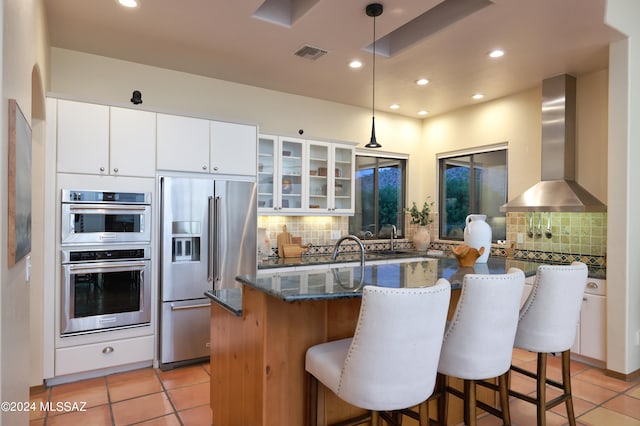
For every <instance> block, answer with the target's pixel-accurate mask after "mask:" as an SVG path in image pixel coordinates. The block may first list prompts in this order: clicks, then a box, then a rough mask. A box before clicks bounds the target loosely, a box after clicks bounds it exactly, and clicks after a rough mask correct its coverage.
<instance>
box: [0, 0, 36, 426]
mask: <svg viewBox="0 0 640 426" xmlns="http://www.w3.org/2000/svg"><path fill="white" fill-rule="evenodd" d="M0 4H1V5H2V11H1V12H0V13H1V14H0V28H1V29H2V31H1V32H0V33H1V34H2V36H3V38H2V62H1V70H2V71H1V73H2V74H1V75H2V86H1V94H2V97H1V107H0V116H1V117H2V121H1V123H2V124H1V126H0V134H2V135H7V134H8V120H7V111H8V109H7V105H8V99H10V98H13V99H16V100H17V102H18V104H19V106H20V108H21V110H22V111H23V113H24V114H25V116H26V117H27V120H28V121H30V122H31V126H32V128H33V136H34V138H36V141H35V142H34V143H33V145H32V147H33V149H36V150H38V149H40V147H41V146H42V143H43V132H42V127H41V126H42V120H34V119H33V117H34V116H36V117H39V118H40V119H42V118H44V117H42V116H41V114H42V113H43V111H44V97H43V92H44V90H42V87H43V86H44V84H45V81H43V79H42V78H41V75H46V71H47V63H46V62H47V58H46V52H47V47H48V46H47V44H48V43H47V40H46V32H47V31H46V25H45V24H44V9H43V4H42V0H3V1H1V2H0ZM34 76H35V81H36V88H35V90H34V87H33V86H34V84H33V81H34ZM2 140H3V141H4V140H6V139H5V136H3V138H2ZM7 161H8V158H7V144H6V143H2V149H1V150H0V187H1V188H3V190H2V191H0V194H2V195H1V198H0V232H1V234H0V235H1V238H0V262H1V263H0V265H1V266H0V277H1V281H2V282H1V288H0V315H1V326H0V340H1V343H0V400H2V401H28V400H29V378H30V374H31V369H30V363H29V359H30V356H29V355H30V351H29V335H30V332H29V324H30V319H29V316H30V309H29V297H30V290H31V288H30V287H31V285H32V284H33V282H32V283H31V284H30V283H27V282H26V280H25V266H26V261H25V258H23V259H22V260H20V261H19V262H18V263H17V264H16V265H15V266H13V267H12V268H11V269H9V268H8V263H7V252H6V247H7V244H8V242H7V238H8V237H7V214H6V212H7V191H5V190H4V189H5V188H7V185H8V179H7ZM33 179H34V185H38V184H40V185H41V184H42V173H40V172H39V171H34V175H33ZM36 208H39V209H40V210H41V209H42V203H39V202H38V200H34V202H33V206H32V209H34V210H35V209H36ZM40 240H41V239H40ZM32 248H33V249H35V250H41V249H42V244H41V241H38V236H36V235H34V238H33V240H32ZM36 285H38V286H42V283H41V282H40V283H38V284H36ZM38 357H39V358H41V356H40V355H38V356H37V357H36V358H38ZM40 370H41V369H40ZM28 419H29V413H28V412H19V413H16V412H4V411H3V412H2V413H0V424H3V425H5V426H9V425H24V424H27V423H28Z"/></svg>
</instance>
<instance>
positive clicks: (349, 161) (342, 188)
mask: <svg viewBox="0 0 640 426" xmlns="http://www.w3.org/2000/svg"><path fill="white" fill-rule="evenodd" d="M333 159H334V164H333V168H334V175H335V180H334V184H333V203H332V204H333V211H334V212H336V213H353V211H354V207H353V191H354V183H355V182H354V179H353V177H354V168H353V164H354V160H355V153H354V150H353V147H351V146H341V145H334V146H333Z"/></svg>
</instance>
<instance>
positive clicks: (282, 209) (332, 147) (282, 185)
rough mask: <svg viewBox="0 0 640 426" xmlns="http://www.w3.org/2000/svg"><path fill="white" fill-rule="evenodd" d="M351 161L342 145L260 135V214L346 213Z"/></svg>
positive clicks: (351, 152) (349, 199) (351, 183)
mask: <svg viewBox="0 0 640 426" xmlns="http://www.w3.org/2000/svg"><path fill="white" fill-rule="evenodd" d="M354 159H355V151H354V148H353V146H352V145H349V144H346V143H335V142H319V141H311V140H305V139H298V138H290V137H284V136H272V135H260V139H259V152H258V208H259V210H260V213H262V214H305V215H345V214H352V213H353V211H354V207H353V199H354V197H353V193H354V185H355V181H354Z"/></svg>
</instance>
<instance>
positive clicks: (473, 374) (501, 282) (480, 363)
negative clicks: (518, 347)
mask: <svg viewBox="0 0 640 426" xmlns="http://www.w3.org/2000/svg"><path fill="white" fill-rule="evenodd" d="M523 289H524V273H523V272H522V271H521V270H520V269H517V268H511V269H509V271H507V273H506V274H490V275H489V274H467V275H465V276H464V279H463V281H462V291H461V294H460V299H459V300H458V305H457V306H456V310H455V312H454V314H453V317H452V319H451V321H450V322H449V324H448V325H447V330H446V332H445V335H444V341H443V343H442V352H441V354H440V364H439V366H438V373H440V374H442V375H444V376H445V380H443V381H442V383H443V386H444V389H442V390H443V391H445V392H443V395H442V396H441V397H440V401H439V402H440V404H439V405H438V423H439V424H442V425H444V424H446V418H447V397H448V395H449V394H452V395H455V396H457V397H459V398H462V399H463V400H464V422H465V424H466V425H469V426H474V425H475V424H476V407H479V408H482V409H483V410H485V411H487V412H489V413H491V414H493V415H496V416H498V417H502V420H503V423H504V424H505V425H509V424H511V423H510V422H511V419H510V415H509V395H508V374H509V367H510V366H511V356H512V353H513V340H514V337H515V334H516V327H517V326H518V311H519V308H520V300H521V298H522V291H523ZM451 377H456V378H458V379H462V380H463V381H464V385H463V386H464V392H460V390H458V389H455V388H454V387H452V386H450V384H449V378H451ZM496 377H497V378H498V383H499V385H498V387H496V388H495V389H496V390H499V394H500V405H501V410H498V409H496V408H495V407H493V406H491V405H487V404H484V403H482V402H480V401H477V400H476V382H478V383H480V381H483V380H487V379H494V378H496Z"/></svg>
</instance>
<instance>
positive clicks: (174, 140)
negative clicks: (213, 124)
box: [156, 114, 209, 173]
mask: <svg viewBox="0 0 640 426" xmlns="http://www.w3.org/2000/svg"><path fill="white" fill-rule="evenodd" d="M156 158H157V166H158V169H159V170H176V171H183V172H200V173H202V172H205V173H208V172H209V120H204V119H200V118H192V117H183V116H178V115H168V114H158V135H157V157H156Z"/></svg>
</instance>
